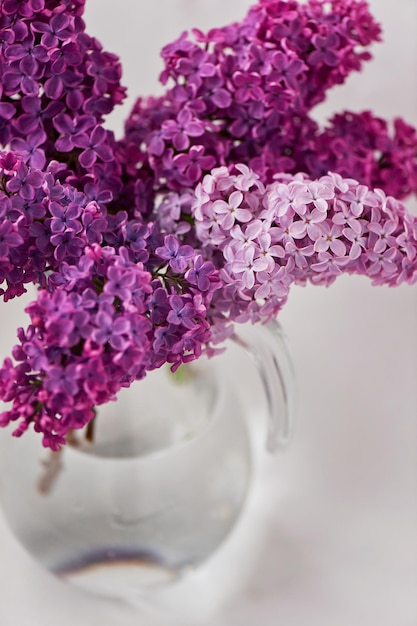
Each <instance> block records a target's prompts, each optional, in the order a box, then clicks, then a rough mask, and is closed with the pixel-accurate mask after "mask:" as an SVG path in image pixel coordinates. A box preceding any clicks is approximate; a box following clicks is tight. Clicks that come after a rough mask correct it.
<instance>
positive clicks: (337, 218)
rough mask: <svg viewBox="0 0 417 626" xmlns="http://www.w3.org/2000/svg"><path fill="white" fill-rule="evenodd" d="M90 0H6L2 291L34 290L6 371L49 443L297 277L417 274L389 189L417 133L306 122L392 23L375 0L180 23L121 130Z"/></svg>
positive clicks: (217, 335) (397, 186)
mask: <svg viewBox="0 0 417 626" xmlns="http://www.w3.org/2000/svg"><path fill="white" fill-rule="evenodd" d="M83 10H84V0H60V1H58V0H3V1H2V2H0V147H2V148H3V149H2V150H0V290H1V295H3V299H4V301H8V300H10V299H11V298H14V297H17V296H20V295H21V294H23V293H25V291H26V285H27V284H34V285H36V286H37V288H38V289H39V294H38V298H37V300H36V301H35V302H33V303H32V304H30V305H29V307H28V308H27V313H28V315H29V325H28V327H27V328H26V330H24V329H19V330H18V340H19V343H18V344H17V345H16V346H15V348H14V349H13V354H12V358H7V359H6V360H5V361H4V363H3V365H2V367H1V368H0V399H1V400H3V401H5V402H9V403H10V404H11V406H10V408H8V409H7V410H6V411H4V412H3V413H2V414H1V415H0V425H1V426H6V425H8V424H10V423H14V424H16V428H15V430H14V434H15V435H17V436H19V435H21V434H22V433H23V432H25V431H26V430H27V429H28V428H33V429H34V430H35V431H36V432H39V433H40V434H41V435H42V441H43V444H44V445H45V446H48V447H50V448H52V449H54V450H56V449H58V448H59V447H60V446H61V445H63V444H64V443H65V441H66V438H67V436H68V434H69V433H70V432H71V431H72V430H73V429H79V428H83V427H85V426H86V425H88V424H90V423H91V421H92V420H93V419H94V416H95V407H96V406H98V405H101V404H103V403H105V402H108V401H110V400H112V399H114V398H115V397H116V395H117V392H118V391H119V390H120V389H121V388H122V387H128V386H129V385H131V384H132V382H133V381H135V380H140V379H141V378H143V377H144V376H145V375H146V373H147V372H148V371H150V370H152V369H155V368H158V367H161V366H162V365H163V364H165V363H169V364H170V365H171V367H172V368H173V369H175V368H177V367H179V366H180V365H181V364H182V363H185V362H188V361H190V360H193V359H196V358H198V357H199V356H200V355H201V353H202V352H203V351H205V352H208V353H211V352H213V351H215V350H216V348H214V346H215V345H216V344H217V343H218V342H220V341H222V340H224V339H225V338H226V337H227V336H228V334H230V332H231V330H232V324H233V322H241V321H245V320H251V321H252V322H263V321H265V320H268V319H270V318H271V316H274V315H276V314H277V312H278V311H279V310H280V309H281V307H282V306H283V304H284V303H285V301H286V298H287V294H288V290H289V288H290V286H291V285H292V284H293V283H298V284H304V283H305V282H306V281H311V282H313V283H317V284H325V285H328V284H330V283H331V282H332V281H333V280H334V279H335V278H336V277H337V276H338V275H339V274H341V273H346V272H348V273H360V274H366V275H367V276H369V277H370V278H371V279H372V281H373V282H374V283H375V284H389V285H396V284H399V283H401V282H409V283H411V282H414V281H415V280H416V277H417V273H416V265H417V261H416V257H417V255H416V252H417V228H416V220H415V218H413V217H411V216H410V215H408V214H407V213H406V211H405V209H404V208H403V206H402V205H401V204H399V202H398V201H397V200H394V199H393V197H390V196H391V195H395V196H396V197H397V198H403V197H405V196H407V195H408V194H410V193H411V192H413V191H416V190H417V133H416V131H415V129H414V128H412V127H411V126H409V125H407V124H406V123H405V122H404V121H403V120H396V121H395V123H394V128H393V131H390V129H389V125H388V124H387V122H385V121H384V120H381V119H379V118H377V117H375V116H374V115H373V114H372V113H370V112H363V113H350V112H344V113H341V114H339V115H336V116H335V117H334V118H333V120H331V121H330V123H329V125H328V126H327V128H324V129H320V128H319V127H318V126H317V124H316V123H315V122H314V121H313V118H312V117H311V109H312V107H313V106H314V105H316V104H317V103H318V102H321V101H322V100H323V99H324V98H325V95H326V91H327V90H328V89H329V88H331V87H332V86H334V85H335V84H338V83H341V82H343V81H344V80H345V79H346V77H347V76H348V75H349V73H350V72H352V71H354V70H360V69H361V67H362V62H363V61H364V60H367V59H368V58H369V57H370V55H369V52H368V50H367V48H368V46H369V44H370V43H372V42H373V41H378V40H379V36H380V28H379V26H378V25H377V24H376V23H375V21H374V20H373V18H372V16H371V15H370V13H369V11H368V8H367V5H366V3H365V2H363V1H362V0H330V2H329V1H327V0H326V1H325V0H309V2H306V3H300V4H299V3H298V2H295V1H294V0H259V1H258V2H257V3H256V4H255V5H254V6H253V7H252V8H251V10H250V11H249V13H248V15H247V16H246V17H245V18H244V19H243V20H242V21H241V22H239V23H236V24H232V25H229V26H226V27H224V28H219V29H215V30H212V31H209V32H208V33H202V32H200V31H194V33H193V37H191V38H190V37H189V36H188V35H187V34H183V35H182V36H181V37H180V38H179V39H177V40H176V41H175V42H173V43H172V44H170V45H168V46H166V47H165V48H164V50H163V51H162V56H163V59H164V63H165V68H164V70H163V73H162V76H161V79H162V82H163V83H167V84H168V83H169V85H170V86H169V87H168V89H167V91H166V93H165V94H164V95H163V96H161V97H159V98H149V99H146V100H143V99H139V101H138V102H137V104H136V105H135V107H134V109H133V111H132V114H131V116H130V117H129V119H128V121H127V123H126V134H125V137H124V138H123V139H122V140H120V141H116V140H115V138H114V136H113V133H112V132H110V131H109V130H107V129H106V128H105V127H104V120H105V116H106V114H107V113H109V112H110V111H111V110H112V109H113V107H114V106H115V105H117V104H119V103H120V102H121V101H122V99H123V97H124V93H125V90H124V88H123V87H122V86H121V84H120V76H121V68H120V64H119V61H118V59H117V57H116V56H115V55H113V54H111V53H109V52H106V51H104V50H103V48H102V46H101V45H100V43H99V42H98V41H97V40H96V39H94V38H93V37H90V36H89V35H88V34H87V33H86V32H85V24H84V22H83V19H82V14H83ZM329 172H335V173H329Z"/></svg>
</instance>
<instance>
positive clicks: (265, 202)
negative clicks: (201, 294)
mask: <svg viewBox="0 0 417 626" xmlns="http://www.w3.org/2000/svg"><path fill="white" fill-rule="evenodd" d="M235 170H236V172H235V173H230V172H229V170H228V169H227V168H225V167H221V168H217V169H215V170H213V171H212V172H211V174H208V175H206V176H205V177H204V179H203V181H202V182H201V183H200V184H199V185H198V186H197V188H196V199H195V202H194V205H193V215H194V217H195V220H196V234H197V236H198V238H199V239H200V241H201V243H202V245H203V249H204V251H205V256H206V258H208V259H212V260H213V262H214V263H216V264H217V267H218V269H219V270H220V278H221V279H222V282H223V286H222V288H221V289H220V290H219V291H217V292H216V294H215V298H214V304H215V307H214V314H213V315H214V317H216V316H217V317H216V321H217V320H218V323H219V324H220V323H221V322H222V320H223V322H224V321H226V322H227V321H228V320H230V319H233V320H237V321H246V320H248V319H250V320H252V321H253V322H258V321H265V320H267V319H270V318H271V317H272V316H275V315H276V314H277V313H278V311H279V310H280V309H281V308H282V306H283V304H284V303H285V301H286V297H287V294H288V290H289V287H290V285H291V284H292V283H298V284H305V283H306V281H311V282H313V283H315V284H322V285H330V284H331V283H332V282H333V281H334V280H335V279H336V278H337V276H339V275H341V274H342V273H349V274H365V275H367V276H369V277H370V278H371V279H372V281H373V283H374V284H375V285H381V284H387V285H391V286H394V285H398V284H400V283H402V282H409V283H412V282H415V281H416V280H417V246H416V241H417V218H415V217H413V216H411V215H410V214H408V213H407V212H406V211H405V209H404V207H403V205H401V204H400V203H399V202H398V201H397V200H395V199H394V198H392V197H390V196H386V194H385V193H384V192H383V191H382V190H381V189H376V190H370V189H368V187H366V186H365V185H361V184H359V183H358V181H356V180H353V179H347V178H342V177H341V176H340V175H339V174H331V173H330V174H328V175H326V176H323V177H321V178H319V179H317V180H314V181H312V180H309V179H307V178H305V176H303V175H301V174H299V175H296V176H285V175H284V176H281V177H280V180H277V181H276V182H274V183H272V184H270V185H267V186H266V187H265V186H264V185H263V184H262V183H261V181H260V180H259V178H258V176H257V175H256V174H255V173H254V172H253V171H251V170H249V169H248V168H247V167H246V166H245V165H243V164H241V165H236V167H235ZM219 251H220V252H221V255H219Z"/></svg>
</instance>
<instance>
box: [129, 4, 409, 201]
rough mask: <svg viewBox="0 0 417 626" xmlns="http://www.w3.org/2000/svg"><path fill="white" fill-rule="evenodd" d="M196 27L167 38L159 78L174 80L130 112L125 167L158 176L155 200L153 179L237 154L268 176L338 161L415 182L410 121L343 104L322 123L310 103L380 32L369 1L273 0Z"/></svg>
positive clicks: (187, 180) (364, 177)
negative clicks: (344, 109) (391, 125)
mask: <svg viewBox="0 0 417 626" xmlns="http://www.w3.org/2000/svg"><path fill="white" fill-rule="evenodd" d="M193 34H194V38H191V37H189V36H188V35H187V33H183V34H182V35H181V37H180V38H179V39H177V40H176V41H175V42H173V43H172V44H170V45H168V46H166V47H165V48H164V49H163V51H162V57H163V60H164V63H165V69H164V70H163V72H162V75H161V80H162V82H163V83H166V82H169V83H170V84H171V85H173V86H171V87H170V88H169V89H168V90H167V91H166V93H165V94H164V95H163V96H161V97H159V98H149V99H147V100H146V99H141V98H140V99H139V100H138V101H137V103H136V105H135V107H134V109H133V111H132V114H131V116H130V118H129V119H128V121H127V124H126V137H125V140H124V145H123V147H124V151H125V161H126V165H125V167H126V172H127V174H128V177H131V179H132V185H134V184H135V181H136V179H137V173H138V171H139V172H140V173H141V178H142V180H143V179H144V178H145V177H147V178H148V179H149V180H151V181H152V185H153V186H152V187H151V186H149V187H148V189H147V191H148V193H149V201H150V202H151V203H152V200H153V198H152V189H155V188H156V189H157V190H166V189H171V190H175V191H178V190H180V189H182V188H184V187H194V186H195V184H196V183H197V182H198V181H199V180H201V177H202V175H203V174H206V173H208V172H209V171H210V170H211V169H212V168H213V167H219V166H222V165H226V166H231V165H233V164H234V163H246V164H247V165H248V166H249V167H251V169H253V170H254V171H255V172H256V173H258V174H259V176H260V178H261V179H262V180H263V182H271V181H272V180H273V176H274V174H275V173H276V172H288V173H292V174H295V173H297V172H305V173H306V174H307V175H308V176H310V177H312V178H316V177H319V176H322V175H324V174H326V173H327V172H328V171H329V170H331V171H341V173H342V174H343V175H346V176H351V177H354V178H356V179H357V180H359V181H360V182H361V183H363V184H366V185H368V186H369V187H374V186H379V185H381V184H383V186H384V188H385V189H386V191H387V193H389V194H392V195H395V196H396V197H399V198H402V197H405V196H406V195H407V194H408V193H410V191H416V190H417V169H416V154H417V135H416V133H415V131H414V129H412V128H410V127H409V126H407V125H406V124H405V123H404V122H402V121H401V120H398V121H396V127H395V132H394V134H393V136H391V134H390V131H389V129H388V125H387V124H386V123H385V122H384V121H383V120H380V119H378V118H376V117H374V116H373V115H372V114H370V113H364V114H353V113H352V114H351V113H343V114H342V115H339V116H336V117H334V118H333V120H332V121H331V122H330V124H329V126H328V127H327V128H325V129H323V130H322V129H320V128H319V126H318V124H317V123H316V122H315V121H314V119H313V118H312V117H311V115H310V112H311V110H312V108H313V107H314V106H315V105H316V104H318V103H319V102H321V101H322V100H323V99H324V98H325V94H326V91H327V90H328V89H330V88H331V87H333V86H334V85H335V84H339V83H342V82H344V80H345V79H346V77H347V76H348V75H349V74H350V73H351V72H352V71H354V70H360V69H361V66H362V62H363V61H365V60H367V59H369V58H370V54H369V52H368V51H367V47H368V46H369V44H370V43H372V42H374V41H378V40H379V37H380V28H379V26H378V25H377V24H376V23H375V22H374V20H373V18H372V16H371V15H370V13H369V11H368V9H367V6H366V4H365V3H364V2H357V1H350V0H348V1H346V0H344V1H342V2H341V1H339V0H337V1H336V0H335V1H333V2H322V1H317V0H310V1H309V2H307V3H300V4H299V3H298V2H294V1H292V0H289V1H285V2H284V1H281V0H274V1H272V0H267V1H262V2H258V4H256V5H255V6H254V7H253V8H252V9H251V10H250V11H249V13H248V15H247V17H246V18H245V19H244V20H243V21H242V22H241V23H239V24H232V25H230V26H226V27H224V28H218V29H213V30H211V31H209V32H208V33H202V32H200V31H196V30H195V31H194V33H193ZM133 201H135V200H133ZM141 202H142V204H143V200H142V201H141Z"/></svg>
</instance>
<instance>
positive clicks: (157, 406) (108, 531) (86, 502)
mask: <svg viewBox="0 0 417 626" xmlns="http://www.w3.org/2000/svg"><path fill="white" fill-rule="evenodd" d="M233 340H234V341H235V343H237V344H238V345H239V346H241V347H242V348H243V349H244V350H246V351H247V352H249V353H250V355H251V356H252V357H253V359H254V363H255V365H256V367H257V369H258V371H259V375H260V379H261V382H262V387H263V389H264V392H265V395H266V399H267V406H268V413H269V415H268V422H267V423H268V428H267V431H268V435H267V442H268V448H269V449H271V450H272V449H276V448H277V447H280V446H283V445H284V444H286V443H287V441H288V438H289V434H290V421H291V411H292V396H293V382H292V372H291V360H290V358H289V355H288V351H287V349H286V346H285V342H284V340H283V336H282V332H281V329H280V327H279V326H278V324H276V323H275V322H272V323H270V324H269V325H267V326H265V327H261V326H258V327H250V328H245V329H243V330H239V333H237V334H236V335H234V337H233ZM238 390H239V379H238V378H237V377H236V372H233V371H231V372H225V371H224V370H221V369H219V368H218V367H217V359H216V357H214V358H213V359H200V360H198V361H197V362H195V363H193V364H190V365H187V366H185V367H182V368H180V370H178V372H177V373H176V374H172V373H171V372H170V371H169V370H165V369H164V368H162V369H161V370H158V371H155V372H152V373H151V374H150V375H149V376H148V377H147V378H146V379H145V380H143V381H140V382H139V383H137V384H136V385H133V386H132V387H131V388H130V389H129V390H124V391H123V392H122V393H120V395H119V397H118V400H117V401H116V402H114V403H110V404H109V405H106V406H105V407H103V408H101V409H100V411H99V413H98V417H97V419H96V427H95V432H94V438H93V442H88V441H87V440H86V439H85V438H84V437H83V436H81V434H80V433H79V434H78V436H77V437H74V438H73V440H72V442H71V444H70V445H67V446H66V447H65V448H64V449H63V450H62V451H61V452H60V453H52V452H50V451H49V450H45V449H43V448H42V446H41V443H40V439H39V436H37V435H36V434H34V433H26V434H25V435H24V436H23V437H22V438H21V439H18V440H16V439H12V438H10V436H9V433H3V436H2V439H1V465H2V467H1V472H0V476H1V479H0V496H1V501H2V506H3V510H4V513H5V516H6V519H7V520H8V522H9V524H10V526H11V528H12V530H13V531H14V533H15V534H16V535H17V537H18V538H19V540H20V541H21V543H22V544H23V545H24V546H25V547H26V549H27V550H28V551H29V552H30V553H31V554H32V555H33V556H34V557H35V558H36V559H37V560H38V561H39V562H40V563H42V564H43V565H44V566H45V567H46V568H47V569H49V570H51V571H52V572H54V573H55V574H57V575H58V576H60V577H62V578H64V579H66V580H69V581H72V582H73V583H75V584H77V585H79V586H81V587H83V588H84V589H87V590H89V591H92V592H94V593H98V594H102V595H106V596H113V597H118V598H125V599H129V598H132V597H133V596H134V594H135V593H136V591H137V590H138V589H141V588H144V587H147V586H149V585H154V584H160V583H166V582H168V581H170V580H175V579H176V578H178V576H181V575H183V574H184V572H187V571H189V570H190V569H192V568H196V567H198V566H199V565H200V564H202V563H203V562H204V561H206V559H208V557H209V556H210V555H211V554H213V552H214V551H215V550H216V549H217V548H218V547H219V546H220V544H221V543H222V542H223V540H224V539H225V538H226V537H227V535H228V534H229V532H230V531H231V529H232V528H233V526H234V525H235V523H236V521H237V519H238V517H239V515H240V513H241V511H242V508H243V506H244V502H245V498H246V495H247V492H248V488H249V486H250V482H251V454H252V450H251V441H250V435H249V428H248V423H247V419H245V407H243V406H240V405H239V393H238Z"/></svg>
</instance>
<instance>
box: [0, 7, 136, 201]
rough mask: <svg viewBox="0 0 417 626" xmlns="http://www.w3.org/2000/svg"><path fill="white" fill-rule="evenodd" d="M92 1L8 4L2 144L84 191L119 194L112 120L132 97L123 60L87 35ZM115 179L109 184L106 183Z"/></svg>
mask: <svg viewBox="0 0 417 626" xmlns="http://www.w3.org/2000/svg"><path fill="white" fill-rule="evenodd" d="M83 10H84V0H64V1H59V2H58V1H57V0H27V1H24V2H22V1H21V0H4V1H3V2H2V3H1V8H0V42H1V43H0V75H1V85H0V143H1V144H3V145H4V146H6V145H9V146H10V147H11V149H12V150H14V151H15V152H16V154H18V155H19V156H21V158H22V159H23V160H24V162H25V163H26V164H27V165H29V166H30V167H33V168H35V169H43V168H44V167H45V166H46V165H47V164H48V163H49V162H50V161H51V160H58V161H60V162H61V163H65V164H66V168H63V169H62V171H61V175H60V180H61V181H67V182H69V183H71V184H72V185H74V186H76V187H83V186H84V185H85V184H87V183H90V184H95V185H96V186H97V191H98V192H100V191H102V190H103V189H108V190H109V191H111V192H113V193H115V192H117V191H119V190H120V183H119V184H117V185H115V183H114V178H115V175H116V178H117V174H118V172H119V169H120V168H119V166H118V165H117V163H116V162H115V159H114V149H115V142H114V137H113V134H112V133H111V132H109V131H108V130H105V129H104V127H103V125H102V124H103V121H104V116H105V115H106V114H107V113H109V112H110V111H111V110H112V109H113V108H114V106H115V105H117V104H119V103H120V102H121V101H122V100H123V98H124V95H125V89H124V88H123V87H121V85H120V75H121V67H120V63H119V61H118V59H117V57H116V56H115V55H113V54H110V53H109V52H105V51H103V49H102V46H101V45H100V44H99V42H98V41H97V40H96V39H93V38H92V37H89V36H88V35H87V34H86V33H85V24H84V22H83V20H82V17H81V15H82V12H83ZM106 180H107V184H106V183H105V181H106Z"/></svg>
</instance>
